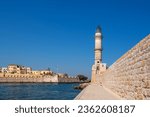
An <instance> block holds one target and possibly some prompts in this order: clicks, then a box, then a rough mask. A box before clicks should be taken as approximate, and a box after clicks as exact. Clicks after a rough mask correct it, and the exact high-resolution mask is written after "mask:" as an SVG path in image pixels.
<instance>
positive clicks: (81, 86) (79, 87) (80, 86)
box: [74, 82, 90, 90]
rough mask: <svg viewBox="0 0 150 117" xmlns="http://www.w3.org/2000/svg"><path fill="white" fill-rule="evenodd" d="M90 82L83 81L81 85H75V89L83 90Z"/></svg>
mask: <svg viewBox="0 0 150 117" xmlns="http://www.w3.org/2000/svg"><path fill="white" fill-rule="evenodd" d="M89 84H90V83H89V82H88V83H81V84H79V86H75V87H74V89H78V90H83V89H84V88H85V87H87V86H88V85H89Z"/></svg>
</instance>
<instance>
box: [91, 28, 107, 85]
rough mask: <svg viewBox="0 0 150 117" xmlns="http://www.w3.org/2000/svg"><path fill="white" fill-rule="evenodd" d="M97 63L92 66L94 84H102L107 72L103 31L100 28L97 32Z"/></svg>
mask: <svg viewBox="0 0 150 117" xmlns="http://www.w3.org/2000/svg"><path fill="white" fill-rule="evenodd" d="M94 53H95V62H94V65H93V66H92V79H91V82H92V83H101V75H102V74H103V73H104V72H105V71H106V64H104V63H102V31H101V27H100V26H98V27H97V29H96V32H95V49H94Z"/></svg>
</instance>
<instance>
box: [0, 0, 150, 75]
mask: <svg viewBox="0 0 150 117" xmlns="http://www.w3.org/2000/svg"><path fill="white" fill-rule="evenodd" d="M99 24H100V25H101V27H102V33H103V36H104V38H103V48H104V51H103V62H104V63H107V64H108V66H109V65H111V64H112V63H113V62H115V61H116V60H117V59H118V58H119V57H121V56H122V55H123V54H124V53H125V52H127V51H128V50H129V49H130V48H132V47H133V46H134V45H135V44H136V43H138V42H139V41H140V40H141V39H142V38H144V37H145V36H146V35H148V34H149V33H150V0H0V66H7V65H8V64H13V63H15V64H21V65H25V66H31V67H32V68H33V69H47V68H48V67H50V68H51V69H52V70H53V71H58V72H62V73H68V74H69V75H77V74H84V75H87V76H89V77H90V74H91V67H92V64H93V63H94V33H95V30H96V27H97V25H99Z"/></svg>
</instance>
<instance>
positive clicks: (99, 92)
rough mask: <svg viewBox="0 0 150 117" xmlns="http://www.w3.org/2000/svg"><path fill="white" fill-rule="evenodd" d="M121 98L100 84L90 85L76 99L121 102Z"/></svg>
mask: <svg viewBox="0 0 150 117" xmlns="http://www.w3.org/2000/svg"><path fill="white" fill-rule="evenodd" d="M120 99H121V98H120V97H119V96H117V95H115V94H114V93H112V92H111V91H109V90H107V89H105V88H104V87H102V86H101V85H100V84H90V85H89V86H87V87H86V88H85V89H83V90H82V91H81V93H80V94H79V95H78V96H77V97H76V98H75V100H120Z"/></svg>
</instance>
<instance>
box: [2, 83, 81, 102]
mask: <svg viewBox="0 0 150 117" xmlns="http://www.w3.org/2000/svg"><path fill="white" fill-rule="evenodd" d="M78 85H79V84H78V83H0V99H1V100H72V99H74V98H75V97H76V96H77V95H78V94H79V93H80V90H75V89H74V86H78Z"/></svg>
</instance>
